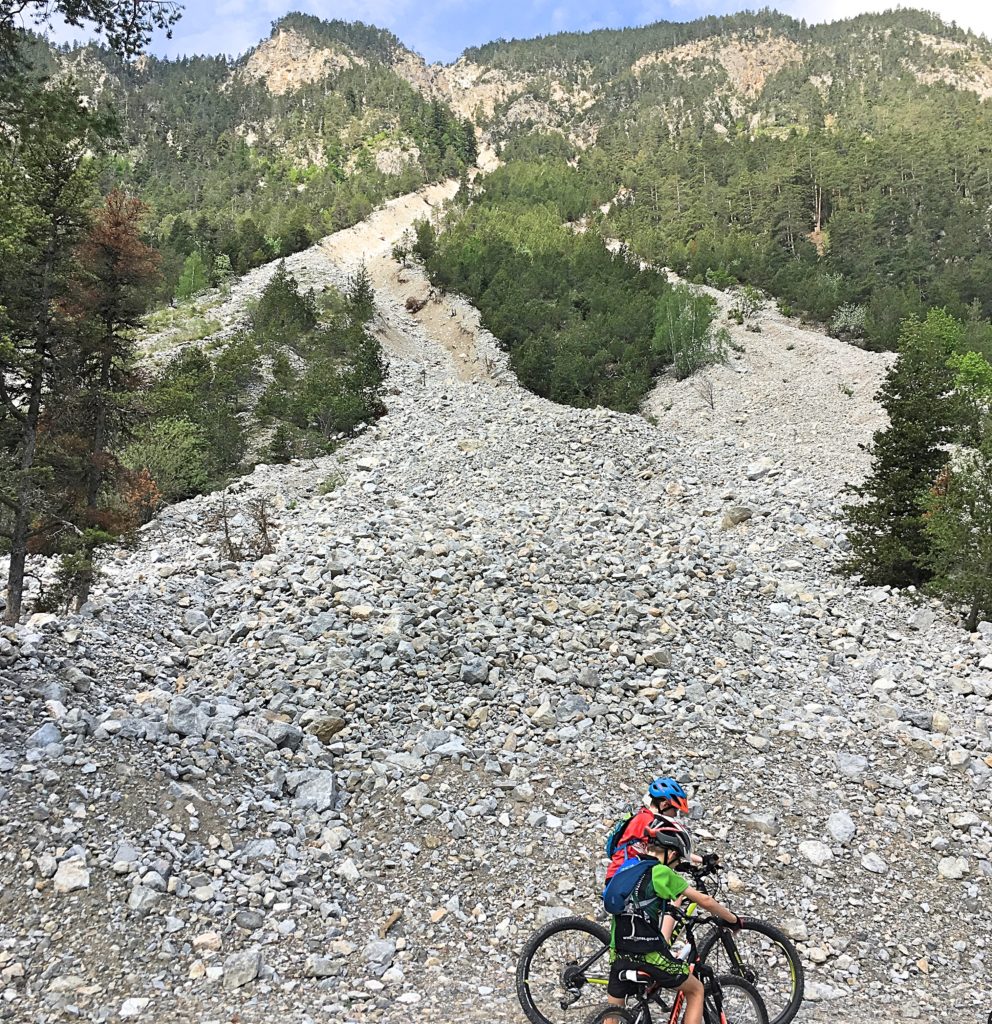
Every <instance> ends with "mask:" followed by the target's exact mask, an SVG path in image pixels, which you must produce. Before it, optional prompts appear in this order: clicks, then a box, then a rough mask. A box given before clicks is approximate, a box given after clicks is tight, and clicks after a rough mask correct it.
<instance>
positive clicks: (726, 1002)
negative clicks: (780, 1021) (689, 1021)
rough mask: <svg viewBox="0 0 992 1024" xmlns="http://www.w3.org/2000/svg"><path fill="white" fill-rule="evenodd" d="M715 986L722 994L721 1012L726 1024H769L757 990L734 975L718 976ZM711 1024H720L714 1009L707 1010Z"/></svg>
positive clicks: (763, 1004)
mask: <svg viewBox="0 0 992 1024" xmlns="http://www.w3.org/2000/svg"><path fill="white" fill-rule="evenodd" d="M716 984H717V985H719V986H720V989H721V991H722V993H723V1012H724V1014H725V1016H726V1018H727V1024H769V1020H768V1009H767V1007H766V1006H765V1001H764V1000H763V999H762V998H761V994H760V993H759V992H758V990H757V988H755V986H754V985H752V984H751V982H749V981H747V980H746V979H745V978H740V977H738V976H737V975H736V974H719V975H717V978H716ZM707 1013H709V1014H710V1016H711V1017H712V1020H713V1024H720V1017H719V1014H718V1013H717V1012H716V1010H715V1008H707V1010H706V1011H705V1012H704V1018H705V1016H706V1014H707Z"/></svg>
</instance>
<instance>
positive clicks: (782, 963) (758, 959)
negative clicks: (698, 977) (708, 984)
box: [699, 918, 804, 1024]
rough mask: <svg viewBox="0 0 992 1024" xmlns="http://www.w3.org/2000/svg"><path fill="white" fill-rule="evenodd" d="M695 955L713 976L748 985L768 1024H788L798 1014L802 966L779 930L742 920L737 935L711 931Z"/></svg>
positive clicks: (723, 931) (771, 925)
mask: <svg viewBox="0 0 992 1024" xmlns="http://www.w3.org/2000/svg"><path fill="white" fill-rule="evenodd" d="M699 955H700V959H701V960H703V961H704V962H705V963H706V964H708V965H709V966H710V967H711V968H712V969H713V970H714V971H715V972H716V973H717V974H726V975H732V976H734V977H738V978H743V979H744V980H745V981H749V982H751V983H752V984H753V985H754V987H755V988H756V989H757V990H758V993H759V994H760V996H761V998H762V1000H763V1001H764V1004H765V1007H766V1008H767V1010H768V1020H769V1022H770V1024H788V1022H789V1021H790V1020H792V1018H793V1017H795V1015H796V1013H798V1011H799V1007H800V1005H801V1004H802V1001H803V986H804V972H803V965H802V963H801V961H800V959H799V953H798V952H797V951H796V947H795V946H794V945H793V944H792V941H791V940H790V939H789V937H788V936H787V935H786V934H785V932H783V931H782V929H781V928H776V927H775V925H773V924H767V923H766V922H764V921H754V920H752V919H751V918H745V919H744V927H743V928H742V929H741V930H740V931H736V932H728V931H726V930H725V929H720V930H714V931H713V932H712V933H711V934H710V935H709V937H708V938H707V939H706V942H705V943H704V944H703V946H702V947H701V949H700V951H699Z"/></svg>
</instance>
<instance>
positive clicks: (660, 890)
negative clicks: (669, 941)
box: [610, 861, 689, 955]
mask: <svg viewBox="0 0 992 1024" xmlns="http://www.w3.org/2000/svg"><path fill="white" fill-rule="evenodd" d="M649 878H650V884H651V889H652V890H653V891H654V894H655V896H656V897H657V899H656V900H655V901H654V902H653V903H652V904H651V905H650V907H647V908H645V909H646V911H647V913H648V916H649V917H650V918H651V922H652V924H653V926H654V927H655V928H656V929H658V930H659V931H660V929H661V918H662V917H664V915H665V911H666V910H667V909H668V904H669V903H671V902H672V900H677V899H678V898H679V896H681V895H682V893H684V892H685V891H686V889H688V888H689V883H688V882H687V881H686V880H685V879H684V878H683V877H682V876H681V875H680V874H679V873H678V872H677V871H673V870H672V869H671V868H670V867H668V866H667V865H666V864H662V863H661V862H660V861H659V862H658V863H657V864H655V866H654V867H653V868H652V869H651V870H650V871H649V872H645V877H644V878H642V879H641V881H640V882H639V883H638V885H637V891H638V893H639V894H640V896H641V898H642V899H643V898H644V897H646V896H647V895H648V890H647V883H648V879H649ZM616 928H617V919H616V917H614V918H613V920H612V921H611V923H610V951H611V953H612V954H613V955H615V950H616Z"/></svg>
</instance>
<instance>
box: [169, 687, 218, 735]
mask: <svg viewBox="0 0 992 1024" xmlns="http://www.w3.org/2000/svg"><path fill="white" fill-rule="evenodd" d="M209 724H210V719H209V716H208V715H207V713H206V711H205V710H204V709H203V708H202V707H200V705H198V704H194V703H193V702H192V701H191V700H190V699H189V698H188V697H182V696H178V697H173V699H172V703H171V704H170V705H169V714H168V716H167V717H166V720H165V727H166V728H167V729H168V730H169V732H174V733H176V734H177V735H179V736H206V735H207V728H208V726H209Z"/></svg>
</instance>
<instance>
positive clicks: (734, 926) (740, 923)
mask: <svg viewBox="0 0 992 1024" xmlns="http://www.w3.org/2000/svg"><path fill="white" fill-rule="evenodd" d="M724 924H725V925H726V926H727V927H728V928H729V929H730V930H731V931H732V932H739V931H740V930H741V929H742V928H743V927H744V918H743V917H741V916H740V915H739V914H734V920H733V921H725V922H724Z"/></svg>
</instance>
